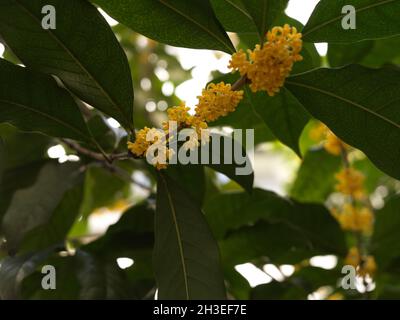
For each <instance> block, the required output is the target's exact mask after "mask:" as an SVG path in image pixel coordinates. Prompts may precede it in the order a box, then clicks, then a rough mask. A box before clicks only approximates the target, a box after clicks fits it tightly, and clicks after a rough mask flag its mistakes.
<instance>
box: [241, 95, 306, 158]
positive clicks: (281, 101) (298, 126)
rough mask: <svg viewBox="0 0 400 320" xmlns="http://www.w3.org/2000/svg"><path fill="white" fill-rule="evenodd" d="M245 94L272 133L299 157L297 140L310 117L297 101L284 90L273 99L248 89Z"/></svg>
mask: <svg viewBox="0 0 400 320" xmlns="http://www.w3.org/2000/svg"><path fill="white" fill-rule="evenodd" d="M246 94H247V96H248V98H249V99H250V100H252V104H253V105H255V108H256V112H257V113H258V114H259V115H260V117H261V118H262V119H263V120H264V122H265V123H266V124H267V126H268V127H269V128H270V129H271V131H272V133H273V134H274V135H275V136H276V137H277V138H278V139H279V140H280V141H281V142H282V143H284V144H286V145H287V146H289V147H290V148H292V149H293V151H295V152H296V153H297V154H298V155H299V156H301V154H300V148H299V138H300V135H301V133H302V131H303V129H304V127H305V126H306V124H307V122H308V120H309V119H310V116H309V114H308V112H307V111H306V110H305V109H304V107H303V106H302V105H301V104H300V103H299V102H298V101H297V99H296V98H295V97H294V96H293V95H292V94H291V93H290V92H289V91H288V90H287V89H285V88H282V89H281V92H280V93H279V94H277V95H275V96H273V97H270V96H268V95H267V94H266V93H265V92H260V93H257V94H252V93H251V92H250V90H249V89H246Z"/></svg>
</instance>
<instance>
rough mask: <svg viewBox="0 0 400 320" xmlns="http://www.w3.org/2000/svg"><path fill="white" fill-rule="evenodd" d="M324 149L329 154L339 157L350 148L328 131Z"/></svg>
mask: <svg viewBox="0 0 400 320" xmlns="http://www.w3.org/2000/svg"><path fill="white" fill-rule="evenodd" d="M324 148H325V150H326V151H327V152H328V153H330V154H333V155H335V156H339V155H340V154H341V153H342V151H343V150H345V149H347V148H348V145H347V144H345V143H344V142H343V141H342V140H340V139H339V138H338V137H337V136H336V135H335V134H334V133H333V132H332V131H330V130H329V129H328V131H327V133H326V141H325V144H324Z"/></svg>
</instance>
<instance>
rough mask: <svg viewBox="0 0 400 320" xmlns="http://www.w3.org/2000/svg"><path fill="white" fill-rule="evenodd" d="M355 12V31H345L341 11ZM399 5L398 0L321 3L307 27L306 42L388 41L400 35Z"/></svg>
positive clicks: (305, 30) (323, 1)
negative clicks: (352, 10) (384, 39)
mask: <svg viewBox="0 0 400 320" xmlns="http://www.w3.org/2000/svg"><path fill="white" fill-rule="evenodd" d="M346 5H352V6H354V8H355V9H356V29H349V30H345V29H344V28H343V27H342V19H343V18H344V17H345V16H346V14H343V13H342V8H343V7H344V6H346ZM398 12H400V2H399V1H397V0H338V1H331V0H322V1H320V2H319V3H318V5H317V7H316V8H315V10H314V12H313V14H312V15H311V18H310V19H309V21H308V23H307V25H306V26H305V27H304V29H303V39H304V40H305V41H308V42H356V41H361V40H371V39H379V38H387V37H391V36H394V35H397V34H400V24H399V22H398V14H397V13H398Z"/></svg>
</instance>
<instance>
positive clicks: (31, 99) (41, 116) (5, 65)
mask: <svg viewBox="0 0 400 320" xmlns="http://www.w3.org/2000/svg"><path fill="white" fill-rule="evenodd" d="M0 12H1V11H0ZM0 21H1V20H0ZM0 81H1V83H2V86H1V88H0V122H9V123H10V124H12V125H14V126H16V127H18V128H19V129H21V130H24V131H38V132H42V133H45V134H47V135H50V136H55V137H65V138H72V139H75V140H81V141H85V140H86V141H87V140H90V139H91V138H90V134H89V131H88V129H87V127H86V124H85V122H84V121H83V118H82V115H81V113H80V111H79V109H78V107H77V105H76V104H75V102H74V100H73V99H72V97H71V96H70V95H69V93H68V92H67V91H66V90H64V89H62V88H60V87H58V85H57V82H56V81H55V80H54V79H53V78H51V77H50V76H46V75H42V74H39V73H34V72H32V71H30V70H28V69H26V68H22V67H19V66H15V65H13V64H11V63H9V62H7V61H5V60H2V59H0Z"/></svg>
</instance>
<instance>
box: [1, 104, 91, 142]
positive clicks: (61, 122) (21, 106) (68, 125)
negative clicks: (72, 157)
mask: <svg viewBox="0 0 400 320" xmlns="http://www.w3.org/2000/svg"><path fill="white" fill-rule="evenodd" d="M0 102H5V103H7V104H11V105H14V106H17V107H20V108H23V109H28V110H29V111H31V112H33V113H37V114H39V115H41V116H42V117H44V118H48V119H50V120H52V121H54V122H57V123H59V124H61V125H62V126H64V127H67V128H69V129H71V130H72V131H74V132H76V133H77V134H78V135H79V136H82V137H83V138H84V140H85V141H86V140H87V138H88V137H87V136H86V135H85V134H84V133H83V132H81V131H80V130H78V129H77V128H75V127H73V126H72V125H70V124H69V123H67V122H64V121H62V120H61V119H58V118H55V117H53V116H51V115H49V114H47V113H44V112H41V111H39V110H37V109H35V108H32V107H29V106H26V105H23V104H20V103H17V102H14V101H9V100H7V99H0Z"/></svg>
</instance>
